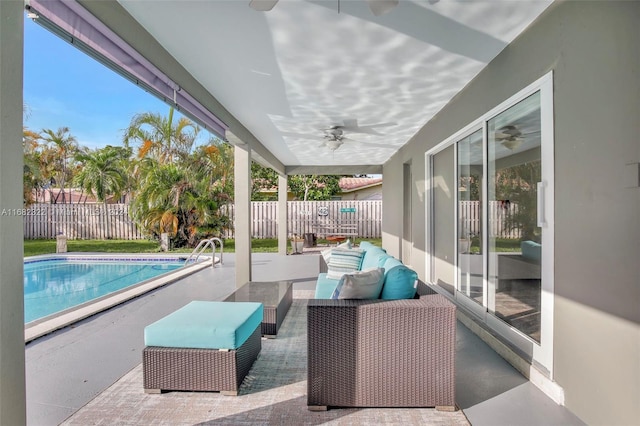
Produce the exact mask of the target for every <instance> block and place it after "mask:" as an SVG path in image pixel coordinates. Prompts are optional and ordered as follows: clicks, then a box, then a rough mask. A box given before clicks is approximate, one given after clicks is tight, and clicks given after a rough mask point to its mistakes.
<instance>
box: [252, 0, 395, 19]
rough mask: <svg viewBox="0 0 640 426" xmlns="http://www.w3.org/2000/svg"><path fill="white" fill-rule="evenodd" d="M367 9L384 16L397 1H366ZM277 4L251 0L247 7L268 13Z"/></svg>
mask: <svg viewBox="0 0 640 426" xmlns="http://www.w3.org/2000/svg"><path fill="white" fill-rule="evenodd" d="M367 1H368V3H369V9H371V12H372V13H373V14H374V15H375V16H380V15H384V14H385V13H387V12H389V11H390V10H391V9H393V8H394V7H396V6H397V5H398V3H399V0H367ZM276 3H278V0H251V1H250V2H249V7H250V8H252V9H254V10H258V11H260V12H268V11H270V10H271V9H273V7H274V6H275V5H276ZM338 11H340V0H338Z"/></svg>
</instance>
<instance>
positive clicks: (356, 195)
mask: <svg viewBox="0 0 640 426" xmlns="http://www.w3.org/2000/svg"><path fill="white" fill-rule="evenodd" d="M381 192H382V185H376V186H372V187H369V188H363V189H358V190H355V191H349V192H342V193H340V194H338V197H340V199H341V200H366V199H368V198H369V197H371V196H372V195H376V194H380V193H381Z"/></svg>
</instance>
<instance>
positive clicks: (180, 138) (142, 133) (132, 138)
mask: <svg viewBox="0 0 640 426" xmlns="http://www.w3.org/2000/svg"><path fill="white" fill-rule="evenodd" d="M173 113H174V109H173V107H172V108H169V116H168V117H166V118H165V117H163V116H162V115H160V114H157V113H149V112H147V113H142V114H137V115H135V116H134V117H133V119H132V120H131V123H129V127H128V128H127V129H126V130H125V134H124V139H123V141H124V144H125V146H127V147H128V146H130V144H131V143H132V142H137V143H138V144H139V147H138V158H144V157H147V156H149V157H151V158H154V159H156V160H157V161H158V162H159V163H161V164H163V163H172V162H174V161H176V160H178V159H184V158H186V157H188V156H189V154H190V153H191V150H192V149H193V146H194V143H195V140H196V138H197V137H198V134H199V133H200V128H199V127H198V126H197V125H196V124H195V123H194V122H192V121H191V120H189V119H188V118H185V117H182V118H180V120H178V123H177V124H176V125H175V126H174V125H173Z"/></svg>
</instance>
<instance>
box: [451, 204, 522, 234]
mask: <svg viewBox="0 0 640 426" xmlns="http://www.w3.org/2000/svg"><path fill="white" fill-rule="evenodd" d="M458 207H459V209H460V211H459V213H458V214H459V218H460V219H459V220H460V222H459V223H460V225H459V226H460V227H461V228H460V229H459V230H458V232H459V233H460V235H463V234H464V233H469V234H471V235H480V233H481V232H480V231H481V229H482V226H481V225H482V222H481V219H482V211H481V209H482V205H481V204H480V201H460V202H459V204H458ZM517 212H518V206H517V204H515V203H510V204H508V205H505V204H504V203H501V202H499V201H490V202H489V211H488V215H489V228H490V230H491V234H490V235H489V236H490V237H496V238H520V237H521V234H522V232H521V230H520V228H519V227H513V228H512V229H509V227H508V226H507V218H508V217H510V216H513V215H515V214H516V213H517Z"/></svg>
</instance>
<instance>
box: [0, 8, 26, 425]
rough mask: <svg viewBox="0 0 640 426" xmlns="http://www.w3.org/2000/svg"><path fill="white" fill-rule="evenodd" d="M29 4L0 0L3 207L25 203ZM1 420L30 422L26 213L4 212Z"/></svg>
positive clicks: (0, 224)
mask: <svg viewBox="0 0 640 426" xmlns="http://www.w3.org/2000/svg"><path fill="white" fill-rule="evenodd" d="M23 25H24V4H23V3H22V2H21V1H0V207H2V208H3V209H21V208H22V195H23V194H22V185H21V182H22V180H21V179H20V178H18V176H22V156H23V152H22V146H21V144H20V140H21V138H22V108H23V105H22V78H23V72H22V52H23V35H24V29H23ZM0 236H1V238H0V424H2V425H22V424H26V421H27V415H26V414H27V411H26V396H25V395H26V393H25V392H26V391H25V379H24V375H25V368H24V308H23V306H24V287H23V286H22V284H21V283H22V282H23V281H24V275H23V266H22V265H23V262H22V260H23V258H22V251H23V245H22V217H21V216H18V215H11V214H7V215H5V214H2V215H0Z"/></svg>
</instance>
